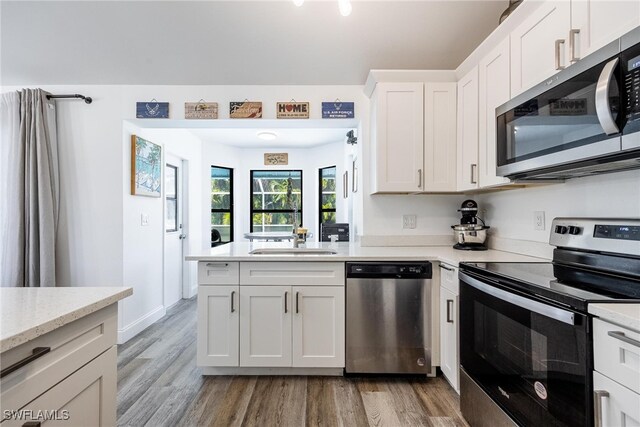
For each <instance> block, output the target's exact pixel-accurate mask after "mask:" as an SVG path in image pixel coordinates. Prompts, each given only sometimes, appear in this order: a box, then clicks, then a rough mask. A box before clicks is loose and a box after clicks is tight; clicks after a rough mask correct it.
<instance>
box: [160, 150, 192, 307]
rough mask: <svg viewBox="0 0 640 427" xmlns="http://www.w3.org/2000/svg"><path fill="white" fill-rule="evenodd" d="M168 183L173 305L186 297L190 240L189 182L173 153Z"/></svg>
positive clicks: (167, 283) (167, 286) (167, 259)
mask: <svg viewBox="0 0 640 427" xmlns="http://www.w3.org/2000/svg"><path fill="white" fill-rule="evenodd" d="M165 161H166V165H165V185H164V198H165V206H164V218H165V221H164V222H165V225H164V306H165V307H171V306H172V305H174V304H175V303H177V302H178V301H180V299H181V298H182V283H183V276H184V254H183V250H184V249H183V247H184V242H185V239H186V237H187V236H186V234H185V233H184V230H185V229H186V227H185V225H184V219H185V218H186V217H187V216H186V215H185V212H184V210H185V204H184V203H183V194H184V191H183V188H184V185H185V182H184V177H185V176H186V175H185V174H184V173H183V170H184V168H183V161H182V159H180V158H178V157H175V156H173V155H171V154H167V155H166V156H165Z"/></svg>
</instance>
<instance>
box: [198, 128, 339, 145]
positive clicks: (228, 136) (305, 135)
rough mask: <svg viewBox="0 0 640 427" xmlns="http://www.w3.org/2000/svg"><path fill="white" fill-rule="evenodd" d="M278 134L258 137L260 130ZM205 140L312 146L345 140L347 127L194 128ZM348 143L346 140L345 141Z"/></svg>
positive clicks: (247, 143) (222, 142)
mask: <svg viewBox="0 0 640 427" xmlns="http://www.w3.org/2000/svg"><path fill="white" fill-rule="evenodd" d="M262 131H267V132H273V133H275V134H276V135H277V137H276V139H275V140H273V141H265V140H263V139H260V138H258V132H262ZM190 132H191V133H192V134H193V135H195V136H196V137H198V138H199V139H200V140H201V141H203V142H205V143H206V142H217V143H220V144H226V145H231V146H234V147H237V148H268V149H274V148H311V147H317V146H319V145H324V144H330V143H333V142H345V141H346V133H347V130H345V129H282V128H277V129H273V128H264V129H192V130H190ZM345 144H346V142H345Z"/></svg>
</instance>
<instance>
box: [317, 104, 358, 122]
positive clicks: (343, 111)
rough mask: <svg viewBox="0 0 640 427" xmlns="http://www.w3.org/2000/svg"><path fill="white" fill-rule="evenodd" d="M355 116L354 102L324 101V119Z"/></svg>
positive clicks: (351, 117)
mask: <svg viewBox="0 0 640 427" xmlns="http://www.w3.org/2000/svg"><path fill="white" fill-rule="evenodd" d="M354 116H355V110H354V103H353V102H342V101H335V102H323V103H322V118H323V119H353V118H354Z"/></svg>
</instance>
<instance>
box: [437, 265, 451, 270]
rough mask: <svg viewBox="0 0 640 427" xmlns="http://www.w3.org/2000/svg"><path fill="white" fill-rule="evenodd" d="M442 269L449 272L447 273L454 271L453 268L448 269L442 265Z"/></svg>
mask: <svg viewBox="0 0 640 427" xmlns="http://www.w3.org/2000/svg"><path fill="white" fill-rule="evenodd" d="M440 268H441V269H443V270H447V271H453V268H449V267H446V266H444V265H442V264H440Z"/></svg>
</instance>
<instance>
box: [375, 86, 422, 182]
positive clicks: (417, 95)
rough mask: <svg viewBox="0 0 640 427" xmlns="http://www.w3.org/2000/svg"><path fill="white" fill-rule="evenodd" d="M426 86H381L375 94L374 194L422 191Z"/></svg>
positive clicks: (377, 87)
mask: <svg viewBox="0 0 640 427" xmlns="http://www.w3.org/2000/svg"><path fill="white" fill-rule="evenodd" d="M423 91H424V84H423V83H378V84H377V85H376V89H375V91H374V93H373V98H372V99H373V101H372V117H371V126H372V130H371V136H372V142H373V145H374V147H375V149H374V150H373V156H372V172H373V176H372V183H373V186H372V192H373V193H385V192H387V193H393V192H396V193H406V192H416V191H420V190H421V189H422V180H423V177H422V172H423V158H424V128H423V120H424V111H423V109H424V106H423V99H424V94H423Z"/></svg>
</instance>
